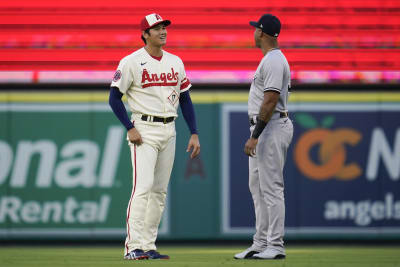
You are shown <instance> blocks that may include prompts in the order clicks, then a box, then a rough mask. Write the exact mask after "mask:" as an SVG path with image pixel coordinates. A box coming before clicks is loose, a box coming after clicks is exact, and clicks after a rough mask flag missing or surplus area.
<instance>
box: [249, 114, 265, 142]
mask: <svg viewBox="0 0 400 267" xmlns="http://www.w3.org/2000/svg"><path fill="white" fill-rule="evenodd" d="M265 126H267V123H266V122H265V121H263V120H260V119H259V118H257V124H256V127H255V128H254V131H253V134H252V135H251V137H252V138H254V139H258V137H259V136H260V135H261V133H262V131H263V130H264V128H265Z"/></svg>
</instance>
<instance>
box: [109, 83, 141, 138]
mask: <svg viewBox="0 0 400 267" xmlns="http://www.w3.org/2000/svg"><path fill="white" fill-rule="evenodd" d="M122 96H123V94H122V93H121V92H120V91H119V89H118V87H114V86H113V87H111V89H110V95H109V98H108V103H109V105H110V106H111V109H112V110H113V112H114V114H115V116H116V117H117V118H118V119H119V121H120V122H121V123H122V124H123V125H124V126H125V128H126V130H127V131H128V137H129V140H130V141H131V142H132V143H134V144H137V145H141V144H142V143H143V142H142V137H141V136H140V134H139V132H138V131H137V130H136V128H135V126H134V124H133V123H132V122H131V121H130V119H129V117H128V113H127V112H126V109H125V105H124V103H123V102H122Z"/></svg>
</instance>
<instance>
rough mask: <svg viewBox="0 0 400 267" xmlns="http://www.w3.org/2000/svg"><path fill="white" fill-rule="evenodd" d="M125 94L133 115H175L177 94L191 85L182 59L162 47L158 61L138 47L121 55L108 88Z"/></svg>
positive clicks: (177, 103) (177, 102) (177, 101)
mask: <svg viewBox="0 0 400 267" xmlns="http://www.w3.org/2000/svg"><path fill="white" fill-rule="evenodd" d="M113 86H115V87H118V88H119V90H120V91H121V93H123V94H126V96H127V99H128V105H129V107H130V109H131V111H132V113H133V114H144V115H151V116H157V117H164V118H165V117H177V116H178V115H177V109H178V106H179V95H180V93H182V92H184V91H187V90H189V88H190V87H191V86H192V85H191V84H190V82H189V80H188V79H187V77H186V72H185V68H184V65H183V62H182V60H181V59H180V58H179V57H177V56H175V55H173V54H171V53H168V52H166V51H164V50H163V56H162V58H161V60H158V59H155V58H153V57H152V56H151V55H149V53H147V51H146V49H144V47H143V48H141V49H139V50H137V51H135V52H133V53H132V54H130V55H128V56H126V57H124V58H123V59H122V60H121V61H120V63H119V66H118V69H117V71H116V73H115V75H114V79H113V81H112V83H111V87H113Z"/></svg>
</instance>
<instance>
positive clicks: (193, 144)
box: [186, 134, 200, 159]
mask: <svg viewBox="0 0 400 267" xmlns="http://www.w3.org/2000/svg"><path fill="white" fill-rule="evenodd" d="M190 150H192V154H190V158H191V159H193V158H195V157H197V155H199V154H200V141H199V136H198V135H197V134H192V136H191V137H190V140H189V144H188V146H187V149H186V152H190Z"/></svg>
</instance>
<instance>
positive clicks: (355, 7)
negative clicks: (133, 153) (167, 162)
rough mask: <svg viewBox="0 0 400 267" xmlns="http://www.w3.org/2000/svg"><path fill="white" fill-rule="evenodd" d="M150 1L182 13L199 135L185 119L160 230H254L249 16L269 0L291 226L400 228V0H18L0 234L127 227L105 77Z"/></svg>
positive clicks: (13, 12)
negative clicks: (278, 56) (283, 97)
mask: <svg viewBox="0 0 400 267" xmlns="http://www.w3.org/2000/svg"><path fill="white" fill-rule="evenodd" d="M152 12H157V13H159V14H161V15H162V16H163V17H164V18H168V19H170V20H171V21H172V25H171V26H170V27H168V41H167V46H166V47H165V49H166V50H167V51H170V52H172V53H174V54H176V55H178V56H180V57H181V58H182V59H183V62H184V63H185V67H186V70H187V75H188V77H189V79H190V80H191V82H192V84H193V87H192V91H191V92H192V98H193V100H194V103H195V109H196V115H197V119H198V125H199V130H200V140H201V144H202V153H201V157H200V158H199V159H197V160H189V158H188V156H187V154H185V153H184V151H185V148H186V144H187V140H188V130H187V127H186V125H185V123H184V122H183V120H182V119H179V120H178V122H177V131H178V142H177V154H176V159H175V165H174V170H173V174H172V178H171V183H170V188H169V191H170V192H169V196H168V204H167V207H166V211H165V213H164V217H163V220H162V224H161V227H160V238H159V239H160V240H164V241H177V240H179V241H182V240H183V241H190V240H198V241H201V240H204V241H211V242H212V241H230V240H250V239H251V236H252V233H253V231H254V230H253V227H254V225H253V223H254V215H253V207H252V202H251V196H250V193H249V192H248V187H247V181H248V180H247V179H248V178H247V168H248V167H247V159H246V157H245V156H244V154H243V153H242V147H243V144H244V142H245V140H246V137H247V136H248V128H247V127H248V121H247V117H246V110H247V94H248V89H249V85H250V81H251V79H252V76H253V74H254V71H255V69H256V67H257V65H258V63H259V61H260V59H261V57H262V54H261V52H260V51H259V49H256V48H254V41H253V31H254V29H253V28H252V27H250V26H249V25H248V22H249V21H250V20H257V19H258V18H259V17H260V15H261V14H263V13H272V14H275V15H277V16H278V17H279V18H280V19H281V21H282V24H283V27H282V32H281V36H280V37H279V43H280V47H281V49H282V50H283V52H284V53H285V55H286V56H287V58H288V60H289V63H290V65H291V69H292V79H293V80H292V82H293V87H292V90H293V92H292V94H291V98H290V114H291V115H290V116H291V118H292V119H293V121H294V123H295V136H294V139H293V142H292V145H291V148H290V150H289V152H288V161H287V164H286V170H285V179H286V180H285V182H286V205H287V210H286V213H287V216H286V217H287V218H286V226H287V227H286V231H287V232H286V237H287V240H289V241H290V240H338V241H344V240H346V241H347V240H376V241H399V240H400V186H399V182H400V124H399V117H400V92H399V89H400V88H399V82H400V35H399V32H400V31H399V30H400V19H399V18H400V2H399V1H397V0H393V1H391V0H351V1H349V0H347V1H344V0H319V1H314V0H303V1H289V0H279V1H278V0H268V1H255V0H237V1H232V0H230V1H228V0H220V1H211V0H203V1H172V2H168V1H152V2H151V3H149V2H146V1H122V0H120V1H104V0H97V1H92V0H91V1H78V0H70V1H27V0H14V1H2V2H1V4H0V28H1V31H0V241H2V242H6V241H19V240H40V241H46V240H75V241H76V240H110V241H117V242H121V241H122V240H123V238H124V235H125V225H124V222H125V209H126V205H127V202H128V199H129V195H130V188H131V183H132V182H131V166H130V155H129V151H128V149H127V147H126V145H125V141H124V140H125V137H124V136H125V132H124V129H123V128H122V126H121V125H120V124H119V122H118V121H117V119H116V118H115V117H114V115H113V114H112V112H111V110H110V109H109V108H108V104H107V98H108V90H109V84H110V81H111V79H112V76H113V73H114V71H115V69H116V67H117V65H118V62H119V60H120V59H121V58H122V57H124V56H125V55H127V54H129V53H131V52H132V51H134V50H136V49H138V48H140V47H141V46H142V41H141V39H140V31H139V30H138V29H139V22H140V20H141V18H142V17H143V16H144V15H146V14H149V13H152Z"/></svg>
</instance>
